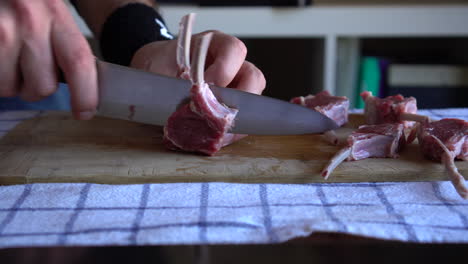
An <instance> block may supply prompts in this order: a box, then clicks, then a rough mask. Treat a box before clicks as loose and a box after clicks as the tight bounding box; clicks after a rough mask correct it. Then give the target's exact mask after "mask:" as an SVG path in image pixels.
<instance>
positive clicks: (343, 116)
mask: <svg viewBox="0 0 468 264" xmlns="http://www.w3.org/2000/svg"><path fill="white" fill-rule="evenodd" d="M290 102H291V103H294V104H299V105H302V106H305V107H308V108H310V109H313V110H315V111H317V112H320V113H322V114H324V115H326V116H327V117H329V118H330V119H332V120H333V121H335V122H336V123H337V124H338V126H342V125H344V124H346V123H347V122H348V109H349V99H348V98H346V97H344V96H333V95H331V94H330V93H329V92H328V91H322V92H320V93H318V94H316V95H308V96H306V97H303V96H299V97H294V98H292V99H291V100H290ZM324 136H325V139H326V140H327V141H328V142H330V143H332V144H334V145H336V144H338V138H337V136H336V134H335V132H334V131H333V130H330V131H327V132H325V133H324Z"/></svg>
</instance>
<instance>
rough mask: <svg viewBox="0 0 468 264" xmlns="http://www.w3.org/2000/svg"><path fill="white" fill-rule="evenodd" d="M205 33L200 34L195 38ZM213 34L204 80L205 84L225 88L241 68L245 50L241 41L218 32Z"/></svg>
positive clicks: (245, 53)
mask: <svg viewBox="0 0 468 264" xmlns="http://www.w3.org/2000/svg"><path fill="white" fill-rule="evenodd" d="M206 33H207V32H204V33H201V34H199V35H198V36H197V37H200V35H203V34H206ZM213 33H214V34H213V38H212V40H211V45H210V49H209V51H208V58H207V66H208V67H207V69H206V71H205V80H206V82H207V83H214V84H215V85H218V86H222V87H226V86H227V85H228V84H229V83H231V82H232V80H233V79H234V77H235V76H236V74H237V72H238V71H239V70H240V68H241V67H242V64H243V63H244V60H245V57H246V55H247V48H246V47H245V45H244V43H243V42H242V41H240V40H239V39H237V38H235V37H233V36H230V35H227V34H224V33H221V32H218V31H213Z"/></svg>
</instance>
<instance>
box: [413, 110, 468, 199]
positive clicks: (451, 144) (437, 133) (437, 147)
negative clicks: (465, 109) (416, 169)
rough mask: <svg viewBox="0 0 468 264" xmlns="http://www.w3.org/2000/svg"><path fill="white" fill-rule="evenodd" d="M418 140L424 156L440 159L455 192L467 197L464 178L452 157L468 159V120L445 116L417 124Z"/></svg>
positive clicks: (467, 192)
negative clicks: (437, 119)
mask: <svg viewBox="0 0 468 264" xmlns="http://www.w3.org/2000/svg"><path fill="white" fill-rule="evenodd" d="M418 140H419V144H420V148H421V152H422V153H423V155H424V157H426V158H428V159H430V160H434V161H442V163H443V164H444V166H445V168H446V171H447V174H448V176H449V178H450V180H451V181H452V184H453V185H454V187H455V189H456V190H457V192H458V193H459V194H460V196H461V197H463V198H464V199H468V189H467V187H466V185H465V179H464V178H463V176H462V175H461V174H460V173H459V172H458V169H457V167H456V166H455V162H454V159H455V158H457V159H460V160H465V161H466V160H468V122H466V121H464V120H461V119H455V118H445V119H442V120H439V121H435V122H426V123H422V124H421V125H420V126H419V131H418Z"/></svg>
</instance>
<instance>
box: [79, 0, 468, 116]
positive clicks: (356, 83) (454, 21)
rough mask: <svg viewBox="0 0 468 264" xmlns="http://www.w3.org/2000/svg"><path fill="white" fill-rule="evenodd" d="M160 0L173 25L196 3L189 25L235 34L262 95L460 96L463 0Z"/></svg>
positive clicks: (465, 40) (467, 80)
mask: <svg viewBox="0 0 468 264" xmlns="http://www.w3.org/2000/svg"><path fill="white" fill-rule="evenodd" d="M158 3H159V5H160V7H159V11H160V12H161V13H162V14H163V16H164V19H165V20H166V22H167V24H168V26H169V30H170V31H171V32H172V33H174V34H177V30H178V22H179V19H180V18H181V17H182V16H183V15H184V14H186V13H189V12H195V13H197V19H196V23H195V29H194V31H195V32H200V31H205V30H208V29H218V30H221V31H223V32H226V33H228V34H232V35H234V36H237V37H239V38H240V39H242V40H243V41H244V42H245V44H246V45H247V47H248V50H249V54H248V60H250V61H251V62H253V63H254V64H256V65H257V66H258V67H259V68H260V69H261V70H262V71H263V72H264V74H265V77H266V79H267V89H266V91H265V93H264V94H265V95H268V96H273V97H277V98H281V99H284V100H289V99H290V98H291V97H293V96H299V95H306V94H309V93H316V92H318V91H321V90H324V89H326V90H329V91H330V92H332V93H333V94H336V95H344V96H348V97H349V98H350V99H351V102H352V107H356V108H362V107H363V102H362V101H361V99H360V98H359V93H360V92H361V91H363V90H369V91H372V92H373V93H374V94H377V95H379V96H387V95H390V94H395V93H401V94H403V95H405V96H415V97H416V98H417V99H418V105H419V107H420V108H445V107H467V106H468V100H467V99H466V98H468V49H467V47H468V0H160V1H158ZM77 20H79V18H78V17H77ZM80 25H81V28H82V30H83V32H84V33H85V34H87V35H88V36H89V37H91V33H90V32H89V30H88V29H87V28H86V26H85V25H84V23H83V22H82V21H81V22H80Z"/></svg>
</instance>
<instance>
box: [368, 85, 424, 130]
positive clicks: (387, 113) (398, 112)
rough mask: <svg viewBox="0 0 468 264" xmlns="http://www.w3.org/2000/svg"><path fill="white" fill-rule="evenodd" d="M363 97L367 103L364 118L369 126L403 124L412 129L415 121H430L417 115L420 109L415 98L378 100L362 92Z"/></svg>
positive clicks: (394, 96)
mask: <svg viewBox="0 0 468 264" xmlns="http://www.w3.org/2000/svg"><path fill="white" fill-rule="evenodd" d="M361 97H362V99H363V100H364V102H365V108H364V116H365V118H366V123H367V124H369V125H377V124H383V123H394V122H403V124H404V125H405V128H410V127H412V126H413V125H414V122H413V121H417V122H426V121H427V120H428V117H426V116H422V115H418V114H416V112H417V111H418V108H417V105H416V99H415V98H414V97H407V98H405V97H403V96H402V95H401V94H397V95H392V96H387V97H385V98H378V97H375V96H373V95H372V93H371V92H368V91H364V92H362V93H361Z"/></svg>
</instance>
